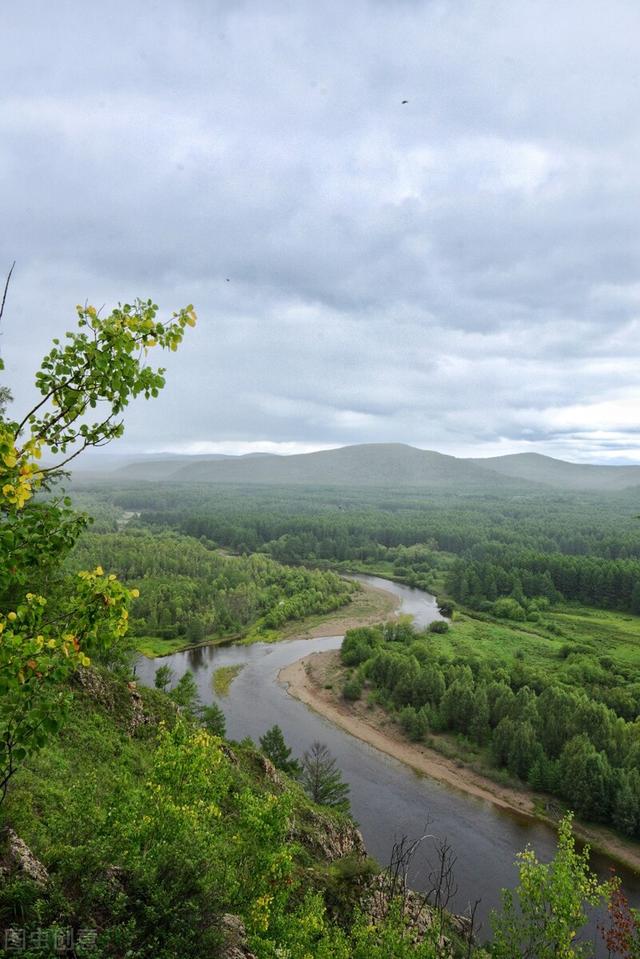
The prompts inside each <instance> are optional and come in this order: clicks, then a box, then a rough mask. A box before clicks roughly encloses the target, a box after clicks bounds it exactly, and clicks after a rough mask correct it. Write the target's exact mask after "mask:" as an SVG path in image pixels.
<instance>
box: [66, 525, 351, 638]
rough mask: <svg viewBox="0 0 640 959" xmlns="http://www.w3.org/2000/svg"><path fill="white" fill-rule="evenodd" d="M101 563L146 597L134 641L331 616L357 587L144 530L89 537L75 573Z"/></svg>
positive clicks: (75, 558) (139, 606)
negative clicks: (322, 615) (143, 637)
mask: <svg viewBox="0 0 640 959" xmlns="http://www.w3.org/2000/svg"><path fill="white" fill-rule="evenodd" d="M98 563H100V565H101V566H103V567H104V569H105V570H106V571H107V572H108V573H115V574H117V575H118V576H119V577H120V578H121V579H122V580H123V581H124V582H126V583H127V584H128V585H129V586H131V587H134V588H136V589H138V591H139V594H140V595H139V596H138V597H137V598H136V599H135V600H134V603H133V606H132V609H131V616H130V624H131V625H130V631H131V634H132V635H133V636H141V635H149V634H151V635H153V636H158V637H160V638H164V639H172V638H176V637H185V639H186V641H187V642H190V643H198V642H202V640H203V639H205V638H207V637H212V636H225V635H229V634H232V635H233V634H237V633H241V632H243V631H245V630H246V629H247V628H248V627H250V626H253V625H255V624H259V626H260V627H261V628H262V629H264V630H268V629H275V628H277V627H278V626H281V625H283V624H284V623H286V622H288V621H289V620H296V619H302V618H303V617H304V616H309V615H311V614H314V613H327V612H330V611H331V610H334V609H337V608H338V607H340V606H342V605H344V604H345V603H347V602H348V601H349V599H350V597H351V596H352V595H353V592H354V590H355V589H356V588H357V587H356V586H355V584H354V583H352V582H350V581H348V580H345V579H342V578H341V577H339V576H337V575H336V574H335V573H332V572H329V571H316V570H308V569H303V568H301V567H296V568H292V567H290V566H283V565H282V564H281V563H278V562H276V561H275V560H273V559H270V558H269V557H268V556H263V555H254V556H248V557H241V556H227V555H223V554H222V553H220V552H219V551H218V550H216V549H214V548H212V547H210V546H209V547H207V546H206V545H204V544H203V543H201V542H199V541H198V540H195V539H193V538H192V537H189V536H183V535H180V534H176V533H171V532H162V533H157V534H155V535H154V534H153V533H152V532H150V531H148V530H144V529H123V530H121V531H120V532H118V533H106V532H103V533H100V532H91V533H85V535H84V536H83V537H82V538H81V539H80V540H79V541H78V543H77V545H76V546H75V549H74V551H73V553H72V554H71V556H70V557H69V559H68V560H67V566H68V568H69V569H70V570H72V571H74V570H81V569H86V568H90V567H92V566H95V565H96V564H98Z"/></svg>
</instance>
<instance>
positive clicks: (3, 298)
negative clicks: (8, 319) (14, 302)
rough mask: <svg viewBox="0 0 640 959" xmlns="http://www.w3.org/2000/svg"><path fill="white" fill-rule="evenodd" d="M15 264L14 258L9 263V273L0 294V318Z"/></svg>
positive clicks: (0, 317)
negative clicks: (0, 300)
mask: <svg viewBox="0 0 640 959" xmlns="http://www.w3.org/2000/svg"><path fill="white" fill-rule="evenodd" d="M15 265H16V261H15V260H14V261H13V263H12V264H11V269H10V270H9V273H8V274H7V280H6V283H5V285H4V293H3V294H2V304H0V320H1V319H2V314H3V313H4V304H5V302H6V300H7V290H8V289H9V283H10V282H11V274H12V273H13V268H14V266H15Z"/></svg>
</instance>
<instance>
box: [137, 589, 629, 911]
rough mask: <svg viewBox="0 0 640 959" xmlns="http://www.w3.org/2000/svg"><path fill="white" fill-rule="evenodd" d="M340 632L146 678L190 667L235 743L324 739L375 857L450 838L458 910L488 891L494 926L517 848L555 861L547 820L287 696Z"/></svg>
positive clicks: (412, 599) (425, 609) (421, 604)
mask: <svg viewBox="0 0 640 959" xmlns="http://www.w3.org/2000/svg"><path fill="white" fill-rule="evenodd" d="M359 579H361V580H362V581H364V582H366V583H368V584H369V585H371V586H376V587H379V588H384V589H387V590H388V591H389V592H392V593H394V594H395V595H396V596H398V597H399V598H400V601H401V605H400V612H401V613H403V614H404V613H407V614H411V615H412V616H413V617H414V622H415V623H416V625H417V626H426V625H428V623H430V622H432V621H433V620H434V619H439V618H441V617H440V614H439V613H438V609H437V606H436V601H435V599H434V597H433V596H430V595H429V594H428V593H424V592H422V591H421V590H417V589H411V588H409V587H406V586H400V585H399V584H397V583H391V582H388V581H387V580H383V579H379V578H377V577H373V576H362V577H359ZM341 641H342V637H341V636H337V637H336V636H333V637H320V638H316V639H308V640H289V641H285V642H282V643H277V644H271V645H270V644H265V643H256V644H254V645H252V646H225V647H220V646H217V647H216V646H203V647H200V648H197V649H189V650H187V651H185V652H182V653H175V654H174V655H172V656H168V657H163V658H162V659H161V660H157V661H154V660H148V659H144V658H142V659H141V660H140V662H139V663H138V677H139V679H140V681H141V682H143V683H146V684H148V685H152V684H153V677H154V674H155V670H156V669H157V667H158V665H160V663H162V664H169V665H171V667H172V668H173V669H174V670H175V673H176V678H178V679H179V678H180V676H181V675H183V673H184V672H186V670H191V672H192V673H193V674H194V678H195V680H196V682H197V685H198V689H199V692H200V697H201V699H202V701H203V702H204V703H210V702H213V701H217V702H218V703H219V705H220V706H221V707H222V708H223V710H224V713H225V716H226V719H227V732H228V735H229V737H230V738H232V739H242V738H244V737H245V736H250V737H251V738H252V739H253V740H255V741H257V739H258V737H259V736H261V735H262V734H263V733H264V732H265V730H266V729H268V728H269V727H270V726H273V725H274V724H275V723H278V725H279V726H280V727H281V728H282V731H283V733H284V736H285V739H286V740H287V742H288V744H289V745H290V746H292V747H293V750H294V753H296V754H297V755H301V754H302V752H303V751H304V750H305V749H307V748H308V747H309V745H310V743H311V742H312V741H313V740H314V739H320V740H321V741H322V742H325V743H326V744H327V745H328V747H329V749H330V750H331V751H332V753H333V754H334V756H335V757H336V759H337V761H338V764H339V766H340V768H341V769H342V771H343V774H344V778H345V779H346V780H347V782H348V783H349V785H350V787H351V805H352V810H353V815H354V816H355V818H356V819H357V821H358V822H359V824H360V826H361V829H362V833H363V835H364V838H365V842H366V844H367V847H368V849H369V851H370V853H371V854H372V855H373V856H375V857H376V858H377V859H378V860H379V861H380V862H381V863H386V862H388V860H389V854H390V851H391V846H392V844H393V842H394V841H395V840H396V839H398V838H399V837H401V836H402V835H407V836H409V837H411V838H415V837H416V836H418V835H421V834H423V833H424V831H425V826H426V824H429V828H428V832H429V833H431V834H434V835H437V836H439V837H444V836H446V837H447V838H448V840H449V842H450V843H451V845H452V847H453V850H454V852H455V854H456V856H457V863H456V879H457V882H458V886H459V890H458V893H457V896H456V900H455V902H454V904H453V908H455V909H456V910H457V911H460V912H461V911H463V910H464V909H465V908H466V906H467V904H468V903H469V902H474V901H475V899H476V898H477V897H478V895H481V896H482V903H481V907H480V911H479V912H480V915H481V919H482V921H483V922H484V924H485V928H486V925H487V917H488V914H489V911H490V909H491V908H492V907H494V906H496V905H498V901H499V891H500V889H501V888H502V887H504V886H512V885H513V884H514V882H515V881H516V879H517V873H516V870H515V867H514V865H513V863H514V860H515V856H516V853H517V852H518V851H519V850H521V849H523V848H524V846H525V845H526V844H527V843H531V844H532V845H533V846H534V847H535V849H536V851H537V853H538V855H539V856H540V858H542V859H545V858H550V857H551V856H552V855H553V852H554V849H555V836H554V834H553V832H552V831H551V830H550V829H548V828H547V827H546V826H545V825H544V824H542V823H539V822H536V821H534V820H531V819H529V818H527V817H525V816H519V815H516V814H511V813H509V812H507V811H505V810H502V809H498V808H497V807H495V806H493V805H492V804H491V803H488V802H485V801H484V800H480V799H477V798H475V797H471V796H467V795H466V794H464V793H461V792H458V791H456V790H453V789H451V788H450V787H447V786H444V785H441V784H440V783H438V782H435V781H434V780H431V779H428V778H427V777H422V776H419V775H418V774H416V773H415V772H413V771H412V770H411V769H408V768H407V767H406V766H403V765H402V764H401V763H399V762H397V761H396V760H394V759H392V758H391V757H389V756H386V755H385V754H383V753H380V752H378V751H377V750H376V749H374V748H373V747H371V746H369V745H367V744H366V743H363V742H361V741H360V740H358V739H355V738H354V737H352V736H349V735H348V734H347V733H345V732H343V731H342V730H340V729H338V728H337V727H336V726H333V725H332V724H331V723H330V722H328V721H327V720H326V719H324V718H323V717H322V716H320V715H318V714H317V713H314V712H313V711H312V710H310V709H308V708H307V707H306V706H304V705H303V704H302V703H300V702H298V701H297V700H295V699H293V698H292V697H291V696H289V695H288V694H287V692H286V690H284V689H283V688H282V687H281V686H280V685H279V684H278V682H277V674H278V672H279V671H280V669H282V668H283V667H284V666H287V665H289V664H290V663H292V662H295V661H296V660H298V659H300V658H301V657H302V656H306V655H307V654H309V653H311V652H315V651H324V650H329V649H337V648H338V647H339V646H340V643H341ZM235 663H242V664H244V669H243V670H242V672H241V673H240V674H239V676H238V677H237V678H236V679H235V680H234V682H233V683H232V685H231V689H230V691H229V695H228V696H226V697H218V696H216V695H214V693H213V690H212V687H211V679H212V675H213V673H214V671H215V670H216V669H218V668H219V667H220V666H227V665H231V664H235ZM427 856H428V850H426V849H424V850H423V851H422V853H421V854H420V855H419V856H418V857H417V859H416V863H415V866H414V872H413V875H412V876H411V877H410V878H411V881H412V883H413V885H414V886H415V888H418V889H419V888H420V887H421V886H424V881H425V879H424V874H425V870H426V869H427V861H426V860H427ZM593 864H594V866H595V867H596V868H598V870H599V871H601V872H602V874H604V873H605V872H606V871H607V869H608V865H609V864H608V862H607V861H606V859H604V858H603V857H595V858H594V859H593ZM618 871H619V872H620V874H621V875H622V876H623V879H624V884H625V889H626V891H627V893H628V895H629V897H630V899H631V902H632V904H635V905H640V877H638V876H636V875H633V874H632V873H629V872H625V871H623V870H618Z"/></svg>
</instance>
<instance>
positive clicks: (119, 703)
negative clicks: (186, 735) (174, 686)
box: [74, 668, 156, 736]
mask: <svg viewBox="0 0 640 959" xmlns="http://www.w3.org/2000/svg"><path fill="white" fill-rule="evenodd" d="M74 682H75V684H76V685H77V686H79V687H80V688H81V689H82V690H83V691H84V692H85V693H87V695H89V696H90V697H91V698H92V699H93V700H94V701H95V702H97V703H99V704H100V705H101V706H103V707H104V708H105V709H106V710H108V711H109V712H110V713H113V714H114V715H115V716H116V718H117V721H118V723H119V724H121V725H123V726H124V728H125V729H126V731H127V732H128V733H129V735H130V736H136V735H140V733H141V732H142V730H143V729H144V728H145V727H147V726H151V725H155V723H156V719H155V718H154V717H153V716H150V715H149V714H148V713H147V711H146V710H145V705H144V699H143V698H142V696H141V694H140V692H139V690H138V686H137V683H134V682H131V683H126V684H122V683H117V682H114V681H113V679H111V678H109V677H107V676H105V675H102V674H101V673H100V672H98V671H97V670H95V669H91V668H89V669H79V670H78V671H77V673H76V674H75V676H74Z"/></svg>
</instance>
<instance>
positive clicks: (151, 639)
mask: <svg viewBox="0 0 640 959" xmlns="http://www.w3.org/2000/svg"><path fill="white" fill-rule="evenodd" d="M133 639H134V641H135V648H136V650H137V651H138V652H139V653H142V655H143V656H147V657H148V658H149V659H155V657H156V656H169V655H170V654H171V653H177V652H179V651H180V650H181V649H184V648H185V645H186V644H185V641H184V637H180V638H175V639H161V638H160V637H159V636H135V637H133Z"/></svg>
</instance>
